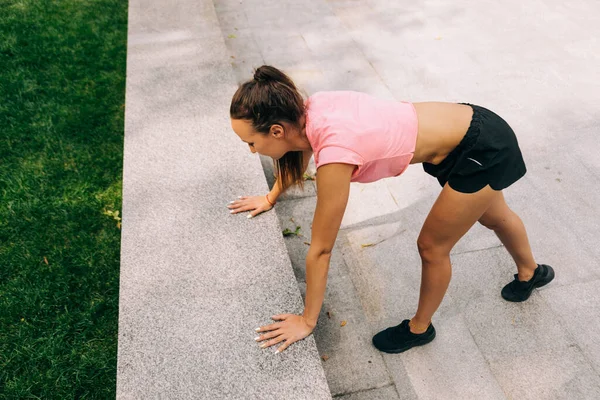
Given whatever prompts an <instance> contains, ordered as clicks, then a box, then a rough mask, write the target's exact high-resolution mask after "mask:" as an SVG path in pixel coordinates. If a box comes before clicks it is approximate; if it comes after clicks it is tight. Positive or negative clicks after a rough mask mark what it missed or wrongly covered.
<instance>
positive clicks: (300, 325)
mask: <svg viewBox="0 0 600 400" xmlns="http://www.w3.org/2000/svg"><path fill="white" fill-rule="evenodd" d="M271 318H272V319H273V320H275V321H280V322H276V323H274V324H271V325H266V326H261V327H260V328H258V329H257V330H256V331H257V332H263V334H261V335H260V336H258V337H257V338H256V339H254V340H256V341H257V342H262V344H261V345H260V347H262V348H267V347H271V346H273V345H276V344H278V343H281V342H284V341H285V342H284V343H283V344H282V345H281V346H279V348H278V349H277V351H276V352H275V353H281V352H282V351H284V350H285V349H287V348H288V347H289V345H291V344H292V343H294V342H297V341H299V340H302V339H304V338H305V337H307V336H308V335H310V334H311V333H312V331H313V329H315V327H314V325H312V326H311V325H310V324H309V323H308V322H307V321H306V320H305V319H304V317H303V316H301V315H295V314H279V315H275V316H273V317H271Z"/></svg>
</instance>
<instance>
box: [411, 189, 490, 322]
mask: <svg viewBox="0 0 600 400" xmlns="http://www.w3.org/2000/svg"><path fill="white" fill-rule="evenodd" d="M501 195H502V192H499V191H495V190H493V189H492V188H491V187H489V186H486V187H485V188H483V189H481V190H480V191H478V192H476V193H469V194H466V193H460V192H457V191H455V190H454V189H452V188H451V187H450V186H449V185H448V184H446V185H445V186H444V188H443V189H442V192H441V193H440V196H439V197H438V199H437V200H436V202H435V204H434V205H433V207H432V209H431V211H430V212H429V215H428V216H427V219H426V220H425V223H424V224H423V228H422V229H421V233H420V235H419V238H418V240H417V245H418V247H419V254H420V255H421V261H422V265H423V268H422V275H421V293H420V297H419V307H418V309H417V313H416V314H415V316H414V317H413V318H412V320H411V323H410V330H411V332H413V333H422V332H424V331H425V330H426V329H427V327H428V326H429V324H430V322H431V318H432V316H433V314H434V313H435V311H436V310H437V309H438V307H439V305H440V303H441V302H442V299H443V298H444V295H445V293H446V289H447V288H448V284H449V283H450V277H451V275H452V268H451V265H450V250H452V247H454V245H455V244H456V242H458V240H459V239H460V238H461V237H462V236H463V235H464V234H465V233H467V231H468V230H469V229H470V228H471V227H472V226H473V225H474V224H475V222H477V221H478V220H479V219H480V218H481V217H482V216H483V215H484V214H485V212H486V211H487V210H488V209H489V207H490V205H491V204H493V203H494V202H496V201H497V199H498V197H499V196H501Z"/></svg>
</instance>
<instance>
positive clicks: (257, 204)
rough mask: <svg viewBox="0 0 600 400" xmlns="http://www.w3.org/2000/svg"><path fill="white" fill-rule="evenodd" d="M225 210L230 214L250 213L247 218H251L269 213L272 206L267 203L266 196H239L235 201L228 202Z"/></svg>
mask: <svg viewBox="0 0 600 400" xmlns="http://www.w3.org/2000/svg"><path fill="white" fill-rule="evenodd" d="M227 208H229V209H230V210H231V211H229V212H230V213H231V214H237V213H241V212H245V211H250V214H248V218H252V217H255V216H257V215H258V214H260V213H262V212H265V211H269V210H270V209H271V208H273V206H272V205H271V204H270V203H269V202H268V201H267V196H240V197H239V198H238V199H237V200H234V201H232V202H230V203H229V205H228V206H227Z"/></svg>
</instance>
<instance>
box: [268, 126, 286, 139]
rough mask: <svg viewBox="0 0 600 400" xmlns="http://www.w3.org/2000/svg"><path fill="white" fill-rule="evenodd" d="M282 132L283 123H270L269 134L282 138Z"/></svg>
mask: <svg viewBox="0 0 600 400" xmlns="http://www.w3.org/2000/svg"><path fill="white" fill-rule="evenodd" d="M284 134H285V129H284V127H283V125H280V124H273V125H271V128H270V129H269V135H272V136H274V137H275V138H277V139H281V138H283V136H284Z"/></svg>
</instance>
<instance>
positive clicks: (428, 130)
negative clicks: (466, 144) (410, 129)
mask: <svg viewBox="0 0 600 400" xmlns="http://www.w3.org/2000/svg"><path fill="white" fill-rule="evenodd" d="M413 105H414V106H415V110H416V112H417V119H418V121H419V129H418V133H417V143H416V146H415V152H414V156H413V158H412V160H411V162H410V163H411V164H420V163H423V162H428V163H431V164H439V163H441V162H442V161H443V160H444V159H445V158H446V157H447V156H448V154H449V153H450V152H451V151H452V150H453V149H454V148H456V146H458V144H459V143H460V141H461V140H462V139H463V137H464V136H465V134H466V133H467V130H468V129H469V125H470V124H471V118H472V116H473V109H472V108H471V107H470V106H467V105H464V104H456V103H438V102H427V103H413Z"/></svg>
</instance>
